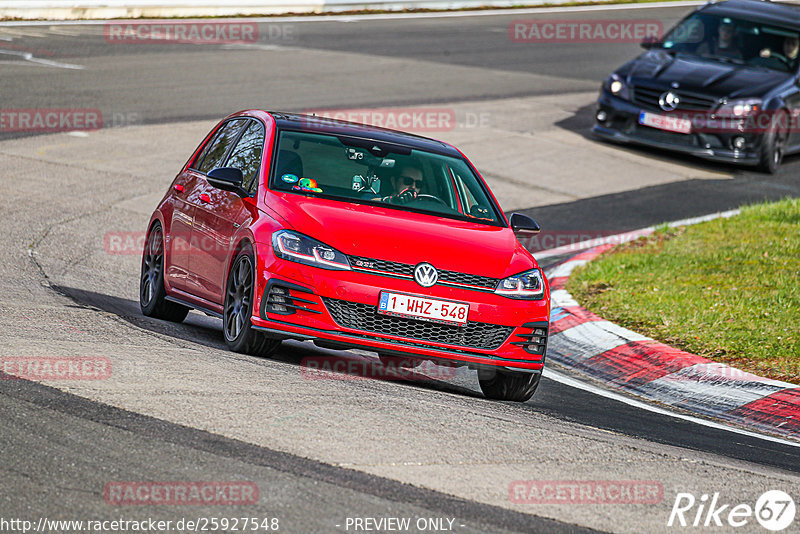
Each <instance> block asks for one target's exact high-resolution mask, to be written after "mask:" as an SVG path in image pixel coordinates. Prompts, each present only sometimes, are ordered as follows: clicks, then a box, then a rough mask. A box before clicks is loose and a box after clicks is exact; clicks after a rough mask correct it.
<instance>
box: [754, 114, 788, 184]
mask: <svg viewBox="0 0 800 534" xmlns="http://www.w3.org/2000/svg"><path fill="white" fill-rule="evenodd" d="M786 117H787V115H786V114H785V113H779V114H777V115H775V116H774V117H773V118H772V121H771V123H770V126H769V130H768V131H767V132H766V133H765V134H764V136H763V137H762V138H761V149H760V156H761V157H760V161H759V163H758V168H759V170H761V171H763V172H767V173H769V174H775V173H776V172H777V171H778V168H779V167H780V166H781V162H783V155H784V150H785V149H786V138H787V131H786V128H785V126H786Z"/></svg>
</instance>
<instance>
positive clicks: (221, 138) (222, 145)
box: [194, 119, 246, 174]
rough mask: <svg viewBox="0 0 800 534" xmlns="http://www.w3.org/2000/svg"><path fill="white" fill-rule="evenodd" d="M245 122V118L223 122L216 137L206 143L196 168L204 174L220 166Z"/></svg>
mask: <svg viewBox="0 0 800 534" xmlns="http://www.w3.org/2000/svg"><path fill="white" fill-rule="evenodd" d="M245 122H246V121H245V120H243V119H235V120H231V121H228V122H226V123H225V124H223V125H222V127H221V128H220V129H219V131H218V132H217V135H215V136H214V139H212V140H211V141H210V142H209V143H208V145H206V148H205V149H204V150H203V153H202V154H200V157H198V158H197V163H196V164H195V165H194V168H195V169H197V170H198V171H200V172H202V173H204V174H208V173H209V172H211V171H213V170H214V169H216V168H217V167H219V166H220V164H221V163H222V161H223V158H224V157H225V154H227V153H228V148H229V147H230V145H231V143H232V142H233V140H234V139H236V135H237V134H238V133H239V130H240V129H241V128H242V126H243V125H244V123H245Z"/></svg>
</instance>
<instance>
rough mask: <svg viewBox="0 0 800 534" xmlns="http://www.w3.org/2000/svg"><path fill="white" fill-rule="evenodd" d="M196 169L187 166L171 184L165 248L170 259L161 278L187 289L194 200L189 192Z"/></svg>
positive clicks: (194, 178)
mask: <svg viewBox="0 0 800 534" xmlns="http://www.w3.org/2000/svg"><path fill="white" fill-rule="evenodd" d="M198 176H199V175H198V174H197V172H195V171H193V170H191V169H187V170H186V171H184V172H182V173H181V174H180V175H179V176H178V179H177V180H175V183H174V184H173V191H172V192H171V195H170V203H171V205H172V216H171V220H170V227H169V232H168V233H166V236H167V240H166V247H165V248H166V250H167V252H168V254H169V259H168V261H167V263H166V269H165V271H164V280H165V281H166V283H167V284H168V285H169V287H172V288H175V289H180V290H181V291H186V290H187V289H188V288H189V286H190V281H189V276H190V273H189V242H190V240H191V236H192V222H193V221H194V210H195V208H194V204H193V203H192V199H191V196H192V193H193V191H194V190H195V189H196V188H197V181H198Z"/></svg>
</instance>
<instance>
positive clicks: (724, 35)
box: [697, 19, 742, 59]
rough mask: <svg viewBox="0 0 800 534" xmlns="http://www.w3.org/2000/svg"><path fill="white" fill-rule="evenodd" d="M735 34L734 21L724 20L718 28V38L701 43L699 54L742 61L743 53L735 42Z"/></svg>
mask: <svg viewBox="0 0 800 534" xmlns="http://www.w3.org/2000/svg"><path fill="white" fill-rule="evenodd" d="M734 33H735V32H734V26H733V21H732V20H731V19H722V21H720V23H719V26H717V37H716V38H714V37H711V38H710V39H709V40H708V41H704V42H703V43H701V44H700V46H698V47H697V53H698V54H708V55H712V56H719V57H727V58H731V59H742V51H741V50H739V48H738V47H737V46H736V42H735V41H734V40H733V35H734Z"/></svg>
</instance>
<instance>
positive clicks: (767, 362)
mask: <svg viewBox="0 0 800 534" xmlns="http://www.w3.org/2000/svg"><path fill="white" fill-rule="evenodd" d="M567 290H568V291H569V292H570V293H572V295H573V296H574V297H575V298H576V299H577V300H578V302H580V303H581V305H582V306H584V307H586V308H588V309H590V310H592V311H593V312H595V313H597V314H598V315H600V316H602V317H604V318H606V319H608V320H610V321H612V322H615V323H617V324H619V325H621V326H624V327H627V328H629V329H631V330H634V331H637V332H639V333H641V334H644V335H647V336H650V337H652V338H654V339H657V340H659V341H662V342H664V343H667V344H669V345H672V346H674V347H676V348H679V349H682V350H685V351H687V352H691V353H694V354H697V355H700V356H704V357H706V358H710V359H713V360H715V361H719V362H724V363H727V364H730V365H732V366H735V367H737V368H739V369H742V370H744V371H750V372H752V373H755V374H758V375H762V376H767V377H770V378H775V379H778V380H785V381H788V382H792V383H795V384H800V199H797V198H795V199H784V200H782V201H780V202H777V203H764V204H757V205H752V206H747V207H744V208H743V209H742V213H741V215H738V216H736V217H732V218H730V219H717V220H714V221H710V222H706V223H702V224H698V225H695V226H689V227H679V228H671V229H667V228H666V227H663V228H659V229H658V230H657V231H656V232H655V233H654V234H653V235H651V236H649V237H646V238H642V239H639V240H637V241H633V242H630V243H627V244H623V245H620V246H617V247H615V248H614V249H612V250H611V251H609V252H607V253H605V254H603V255H601V256H600V257H599V258H597V259H595V260H594V261H592V262H589V263H588V264H587V265H585V266H584V267H581V268H579V269H576V270H575V272H574V273H573V275H572V277H571V278H570V279H569V281H568V283H567Z"/></svg>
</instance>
